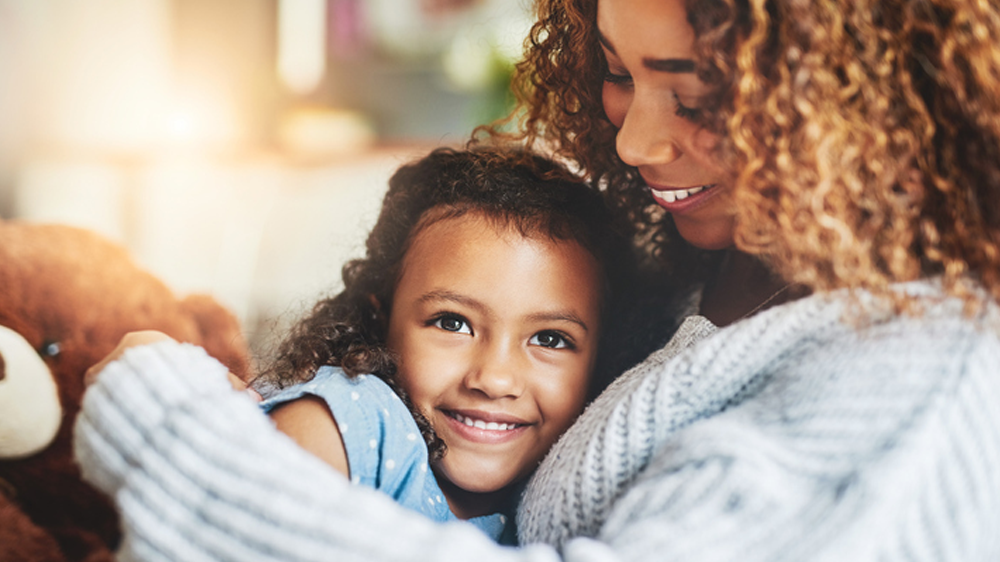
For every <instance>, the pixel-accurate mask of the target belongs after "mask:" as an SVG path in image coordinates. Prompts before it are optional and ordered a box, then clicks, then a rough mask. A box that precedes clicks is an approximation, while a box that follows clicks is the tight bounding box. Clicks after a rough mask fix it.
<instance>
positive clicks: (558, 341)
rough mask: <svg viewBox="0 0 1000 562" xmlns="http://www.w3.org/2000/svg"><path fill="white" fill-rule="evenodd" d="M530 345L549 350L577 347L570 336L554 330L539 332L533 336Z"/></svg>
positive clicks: (529, 341)
mask: <svg viewBox="0 0 1000 562" xmlns="http://www.w3.org/2000/svg"><path fill="white" fill-rule="evenodd" d="M528 343H529V344H531V345H537V346H540V347H547V348H549V349H576V345H575V344H574V343H573V341H572V340H571V339H570V338H569V337H568V336H566V335H565V334H562V333H560V332H556V331H554V330H543V331H541V332H538V333H537V334H535V335H533V336H531V339H529V340H528Z"/></svg>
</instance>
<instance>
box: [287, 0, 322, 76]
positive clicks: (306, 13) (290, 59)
mask: <svg viewBox="0 0 1000 562" xmlns="http://www.w3.org/2000/svg"><path fill="white" fill-rule="evenodd" d="M325 72H326V0H279V1H278V75H279V76H280V77H281V80H282V82H284V83H285V85H286V86H288V88H289V89H291V90H292V91H293V92H296V93H299V94H308V93H309V92H311V91H313V90H314V89H315V88H316V87H317V86H319V83H320V81H321V80H322V79H323V74H324V73H325Z"/></svg>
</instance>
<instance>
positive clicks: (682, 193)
mask: <svg viewBox="0 0 1000 562" xmlns="http://www.w3.org/2000/svg"><path fill="white" fill-rule="evenodd" d="M710 187H712V186H711V185H703V186H700V187H692V188H691V189H671V190H664V191H660V190H656V195H657V196H658V197H659V198H660V199H662V200H663V201H666V202H667V203H673V202H674V201H680V200H682V199H687V198H688V197H690V196H691V195H694V194H695V193H698V192H700V191H703V190H705V189H708V188H710Z"/></svg>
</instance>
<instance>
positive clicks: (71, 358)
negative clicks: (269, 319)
mask: <svg viewBox="0 0 1000 562" xmlns="http://www.w3.org/2000/svg"><path fill="white" fill-rule="evenodd" d="M0 287H2V289H0V326H3V327H6V328H9V329H11V330H13V331H14V332H17V333H18V334H20V335H21V336H23V338H24V339H25V340H27V342H28V343H29V344H30V345H31V347H32V348H33V349H34V350H36V351H37V352H38V354H39V355H40V356H41V358H42V360H43V361H44V363H45V365H46V366H47V367H48V368H49V369H50V370H51V372H52V376H53V378H54V379H55V386H56V388H57V391H58V397H59V402H60V404H61V406H62V418H61V421H60V420H58V419H57V418H53V419H54V420H55V423H53V427H55V424H56V423H58V430H57V431H56V435H55V438H54V439H53V440H52V441H51V443H50V444H49V445H48V446H47V447H45V448H44V449H42V450H41V451H40V452H37V453H34V454H30V455H29V456H26V457H24V458H13V459H11V458H7V459H4V458H0V522H2V523H0V562H7V561H20V560H25V561H58V562H64V561H87V562H99V561H110V560H112V559H113V551H114V549H115V546H116V545H117V543H118V541H119V538H120V535H119V530H118V525H117V517H116V515H115V512H114V510H113V509H112V507H111V504H110V502H109V501H108V500H107V499H106V498H104V497H103V496H102V495H101V494H100V493H98V492H97V491H96V490H94V489H93V488H91V487H90V486H89V485H87V484H85V483H84V482H83V481H82V480H81V479H80V474H79V470H78V468H77V466H76V465H75V463H74V461H73V456H72V444H71V434H72V428H73V422H74V420H75V419H76V416H77V412H78V411H79V407H80V401H81V398H82V396H83V392H84V382H83V379H84V373H85V372H86V370H87V368H88V367H90V366H91V365H93V364H94V363H96V362H97V361H99V360H100V359H101V358H103V357H104V356H105V355H107V354H108V353H109V352H110V351H111V350H112V349H113V348H114V347H115V346H116V344H117V343H118V341H119V340H120V339H121V337H122V336H123V335H124V334H125V333H126V332H129V331H134V330H146V329H153V330H159V331H162V332H165V333H166V334H168V335H170V336H172V337H173V338H174V339H177V340H179V341H185V342H191V343H194V344H197V345H201V346H202V347H204V348H205V349H206V350H207V351H208V352H209V353H210V354H211V355H213V356H214V357H216V358H217V359H219V360H220V361H221V362H222V363H223V364H225V365H226V366H227V367H229V369H230V370H231V371H232V372H233V373H234V374H236V375H237V376H240V377H244V376H245V375H246V374H247V373H248V370H249V351H248V347H247V344H246V342H245V340H244V338H243V336H242V333H241V330H240V326H239V323H238V322H237V320H236V318H235V317H234V316H233V315H232V314H231V313H230V312H229V311H227V310H226V309H225V308H224V307H222V306H221V305H220V304H218V303H217V302H216V301H214V300H213V299H211V298H210V297H207V296H203V295H193V296H189V297H186V298H178V297H177V296H175V295H174V294H173V293H172V292H171V290H170V289H168V288H167V286H166V285H164V283H162V282H161V281H160V280H159V279H157V278H156V277H155V276H153V275H152V274H150V273H148V272H147V271H144V270H143V269H141V268H140V267H138V266H137V265H136V263H135V262H134V261H133V260H132V259H131V257H130V256H129V254H128V253H127V252H126V251H125V249H123V248H122V247H120V246H118V245H116V244H114V243H111V242H110V241H108V240H106V239H105V238H103V237H101V236H99V235H97V234H95V233H93V232H90V231H87V230H82V229H78V228H73V227H69V226H62V225H43V224H34V223H26V222H19V221H5V220H0ZM2 364H3V361H2V357H0V368H2ZM3 382H4V381H3V377H0V393H2V392H3V391H4V390H3V386H2V385H3ZM0 421H2V420H0ZM0 438H2V437H0ZM0 445H2V443H0Z"/></svg>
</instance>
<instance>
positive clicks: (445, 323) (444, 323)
mask: <svg viewBox="0 0 1000 562" xmlns="http://www.w3.org/2000/svg"><path fill="white" fill-rule="evenodd" d="M432 325H433V326H436V327H438V328H441V329H442V330H444V331H446V332H456V333H459V334H471V333H472V328H471V327H470V326H469V323H468V322H466V320H465V318H462V317H461V316H455V315H453V314H448V315H445V316H440V317H438V318H437V319H436V320H434V321H433V323H432Z"/></svg>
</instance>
